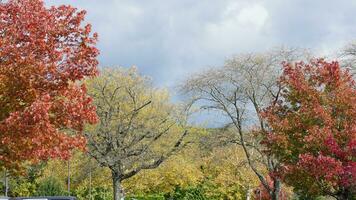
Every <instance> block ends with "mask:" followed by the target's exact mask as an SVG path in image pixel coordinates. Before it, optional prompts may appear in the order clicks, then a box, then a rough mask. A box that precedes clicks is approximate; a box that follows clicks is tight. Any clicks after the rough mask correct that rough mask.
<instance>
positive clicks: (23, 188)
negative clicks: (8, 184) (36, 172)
mask: <svg viewBox="0 0 356 200" xmlns="http://www.w3.org/2000/svg"><path fill="white" fill-rule="evenodd" d="M35 193H36V185H35V184H34V183H31V182H26V181H21V182H18V183H16V184H13V187H12V188H11V195H12V196H20V197H26V196H32V195H34V194H35Z"/></svg>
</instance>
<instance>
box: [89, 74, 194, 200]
mask: <svg viewBox="0 0 356 200" xmlns="http://www.w3.org/2000/svg"><path fill="white" fill-rule="evenodd" d="M88 93H89V94H90V95H91V96H92V97H93V98H94V103H95V105H96V106H97V114H98V116H99V118H100V119H99V123H98V125H96V126H94V127H89V128H88V129H87V130H86V135H87V138H88V146H89V154H90V155H91V156H92V157H93V158H95V159H96V160H97V161H98V162H99V163H100V164H101V165H103V166H106V167H109V168H110V169H111V172H112V180H113V188H114V199H115V200H118V199H123V198H124V191H123V188H122V186H121V182H122V181H123V180H125V179H128V178H130V177H132V176H134V175H135V174H137V173H138V172H140V171H141V170H144V169H153V168H156V167H158V166H159V165H160V164H161V163H162V162H163V161H164V160H165V159H167V158H168V157H169V156H170V155H172V154H173V153H174V152H176V151H177V150H179V149H180V148H182V146H184V144H183V143H185V142H184V141H183V139H184V137H185V136H186V135H187V133H188V132H187V130H186V129H184V125H183V124H182V123H180V122H181V120H179V117H177V116H179V115H177V114H176V112H175V111H176V107H175V106H174V105H173V104H171V103H169V96H168V94H167V92H166V91H164V90H158V89H155V88H153V86H152V84H151V81H150V80H149V79H148V78H147V77H142V76H140V75H139V74H138V72H137V70H136V68H130V69H122V68H120V69H116V70H104V71H103V72H102V74H101V76H100V77H98V78H95V79H92V80H90V81H88Z"/></svg>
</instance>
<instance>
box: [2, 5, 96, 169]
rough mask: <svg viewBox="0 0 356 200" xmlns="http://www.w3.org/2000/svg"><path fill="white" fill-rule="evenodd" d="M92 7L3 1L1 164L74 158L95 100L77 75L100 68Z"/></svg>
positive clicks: (91, 119) (82, 144) (81, 145)
mask: <svg viewBox="0 0 356 200" xmlns="http://www.w3.org/2000/svg"><path fill="white" fill-rule="evenodd" d="M84 15H85V11H77V10H76V9H75V8H72V7H70V6H59V7H51V8H46V7H45V6H44V3H43V1H41V0H9V1H5V2H0V38H1V39H0V133H1V134H0V141H1V145H0V146H1V147H0V165H1V166H5V167H6V168H11V169H12V170H15V169H18V168H19V167H20V165H21V164H20V163H22V162H23V161H32V162H35V161H39V160H43V159H47V158H49V157H61V158H68V157H69V155H70V150H71V149H73V148H77V147H79V148H84V147H85V138H84V137H83V135H82V134H80V133H81V131H82V130H83V126H84V124H85V123H95V122H96V113H95V107H94V106H93V105H92V103H91V98H90V97H88V96H87V95H86V88H85V85H79V84H78V83H77V81H80V80H82V79H83V78H85V77H87V76H95V75H96V74H97V69H96V67H97V64H98V62H97V59H96V57H97V55H98V50H97V49H96V48H95V46H94V45H95V42H96V38H97V35H96V34H94V35H92V34H91V28H90V25H85V26H83V25H82V21H83V19H84Z"/></svg>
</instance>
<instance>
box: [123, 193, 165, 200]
mask: <svg viewBox="0 0 356 200" xmlns="http://www.w3.org/2000/svg"><path fill="white" fill-rule="evenodd" d="M127 199H129V200H165V199H166V198H165V197H164V196H163V195H162V194H145V195H135V196H129V197H127Z"/></svg>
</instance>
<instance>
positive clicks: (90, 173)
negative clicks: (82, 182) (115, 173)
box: [89, 159, 92, 200]
mask: <svg viewBox="0 0 356 200" xmlns="http://www.w3.org/2000/svg"><path fill="white" fill-rule="evenodd" d="M90 161H91V159H90V160H89V198H90V200H92V196H91V176H92V174H91V170H92V169H91V162H90Z"/></svg>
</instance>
